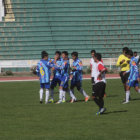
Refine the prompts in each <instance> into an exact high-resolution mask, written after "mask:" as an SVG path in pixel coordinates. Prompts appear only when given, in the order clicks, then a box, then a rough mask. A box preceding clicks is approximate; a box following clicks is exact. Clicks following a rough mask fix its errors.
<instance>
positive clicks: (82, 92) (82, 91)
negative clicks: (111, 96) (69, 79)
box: [80, 88, 88, 97]
mask: <svg viewBox="0 0 140 140" xmlns="http://www.w3.org/2000/svg"><path fill="white" fill-rule="evenodd" d="M80 93H81V94H83V95H84V96H85V97H88V95H87V94H86V92H85V91H84V90H83V89H82V88H81V89H80Z"/></svg>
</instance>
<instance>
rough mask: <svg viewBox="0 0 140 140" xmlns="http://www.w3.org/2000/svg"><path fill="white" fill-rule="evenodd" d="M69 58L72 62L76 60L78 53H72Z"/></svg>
mask: <svg viewBox="0 0 140 140" xmlns="http://www.w3.org/2000/svg"><path fill="white" fill-rule="evenodd" d="M71 56H72V59H73V60H76V59H77V58H78V52H72V53H71Z"/></svg>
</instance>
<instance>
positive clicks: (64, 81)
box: [55, 51, 70, 104]
mask: <svg viewBox="0 0 140 140" xmlns="http://www.w3.org/2000/svg"><path fill="white" fill-rule="evenodd" d="M69 68H70V63H69V58H68V52H67V51H63V52H62V64H61V66H57V65H56V66H55V69H57V70H61V83H60V86H59V101H58V102H57V103H56V104H60V103H64V102H65V100H66V99H65V94H66V91H67V90H68V82H69Z"/></svg>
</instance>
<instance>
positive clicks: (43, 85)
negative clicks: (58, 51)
mask: <svg viewBox="0 0 140 140" xmlns="http://www.w3.org/2000/svg"><path fill="white" fill-rule="evenodd" d="M41 55H42V59H41V60H40V61H39V62H38V64H37V69H36V71H37V75H38V76H39V77H40V91H39V93H40V103H41V104H42V103H43V92H44V89H45V90H46V91H45V93H46V98H45V104H47V103H48V99H49V88H50V74H51V72H50V69H51V68H52V67H53V64H52V61H51V59H49V58H48V53H47V52H46V51H42V54H41Z"/></svg>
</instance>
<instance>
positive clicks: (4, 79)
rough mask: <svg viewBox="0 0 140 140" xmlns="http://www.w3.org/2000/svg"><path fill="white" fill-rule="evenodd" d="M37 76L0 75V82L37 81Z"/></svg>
mask: <svg viewBox="0 0 140 140" xmlns="http://www.w3.org/2000/svg"><path fill="white" fill-rule="evenodd" d="M90 78H91V77H90V75H83V79H90ZM119 78H120V77H119V74H106V79H119ZM38 80H39V78H38V77H14V76H13V77H0V82H18V81H19V82H20V81H38Z"/></svg>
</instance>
